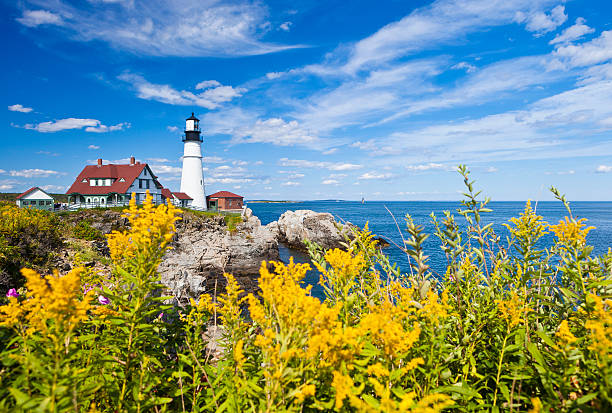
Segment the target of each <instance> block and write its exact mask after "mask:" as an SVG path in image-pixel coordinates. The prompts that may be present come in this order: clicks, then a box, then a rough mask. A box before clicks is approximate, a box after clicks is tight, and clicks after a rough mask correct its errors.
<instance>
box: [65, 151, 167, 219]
mask: <svg viewBox="0 0 612 413" xmlns="http://www.w3.org/2000/svg"><path fill="white" fill-rule="evenodd" d="M162 189H163V187H162V185H161V184H160V183H159V181H158V180H157V176H155V175H154V174H153V171H151V168H150V167H149V165H147V164H146V163H140V162H136V160H135V159H134V157H133V156H132V157H131V158H130V163H129V164H127V165H114V164H108V165H103V164H102V159H98V163H97V165H87V166H85V168H83V170H82V171H81V173H80V174H79V176H78V177H77V178H76V180H75V181H74V183H73V184H72V186H71V187H70V188H69V189H68V191H67V192H66V194H67V195H68V203H69V204H70V206H72V207H79V208H81V207H92V206H101V207H106V206H124V205H127V204H128V203H129V201H130V198H131V197H132V193H134V194H135V196H136V202H137V203H139V204H140V203H142V202H143V201H144V200H145V196H146V192H147V190H148V191H149V193H150V194H151V196H153V202H154V203H156V204H159V203H162V202H164V199H163V197H162Z"/></svg>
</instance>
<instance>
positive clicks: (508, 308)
mask: <svg viewBox="0 0 612 413" xmlns="http://www.w3.org/2000/svg"><path fill="white" fill-rule="evenodd" d="M496 302H497V308H498V311H499V313H500V315H501V317H502V318H503V319H504V320H505V321H506V322H507V323H508V326H509V328H512V327H514V326H516V325H517V324H519V323H522V322H523V321H524V315H525V312H526V307H525V304H524V303H523V301H522V299H521V298H520V297H519V296H518V295H517V294H516V292H515V291H512V295H511V297H510V298H509V299H507V300H496Z"/></svg>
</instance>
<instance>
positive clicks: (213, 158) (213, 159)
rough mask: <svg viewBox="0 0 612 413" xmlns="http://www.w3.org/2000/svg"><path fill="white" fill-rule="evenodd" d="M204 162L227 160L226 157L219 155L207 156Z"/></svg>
mask: <svg viewBox="0 0 612 413" xmlns="http://www.w3.org/2000/svg"><path fill="white" fill-rule="evenodd" d="M203 161H204V163H223V162H227V161H226V160H225V159H223V158H221V157H219V156H205V157H204V159H203Z"/></svg>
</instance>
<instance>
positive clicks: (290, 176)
mask: <svg viewBox="0 0 612 413" xmlns="http://www.w3.org/2000/svg"><path fill="white" fill-rule="evenodd" d="M304 176H305V175H304V174H291V175H289V176H288V177H287V178H289V179H302V178H303V177H304Z"/></svg>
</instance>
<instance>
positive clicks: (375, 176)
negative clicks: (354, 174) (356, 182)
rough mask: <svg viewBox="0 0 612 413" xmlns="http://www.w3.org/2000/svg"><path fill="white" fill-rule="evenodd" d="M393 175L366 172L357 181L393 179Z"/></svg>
mask: <svg viewBox="0 0 612 413" xmlns="http://www.w3.org/2000/svg"><path fill="white" fill-rule="evenodd" d="M394 176H395V175H394V174H392V173H379V172H366V173H364V174H363V175H360V176H359V177H358V178H357V179H365V180H370V179H389V178H393V177H394Z"/></svg>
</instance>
